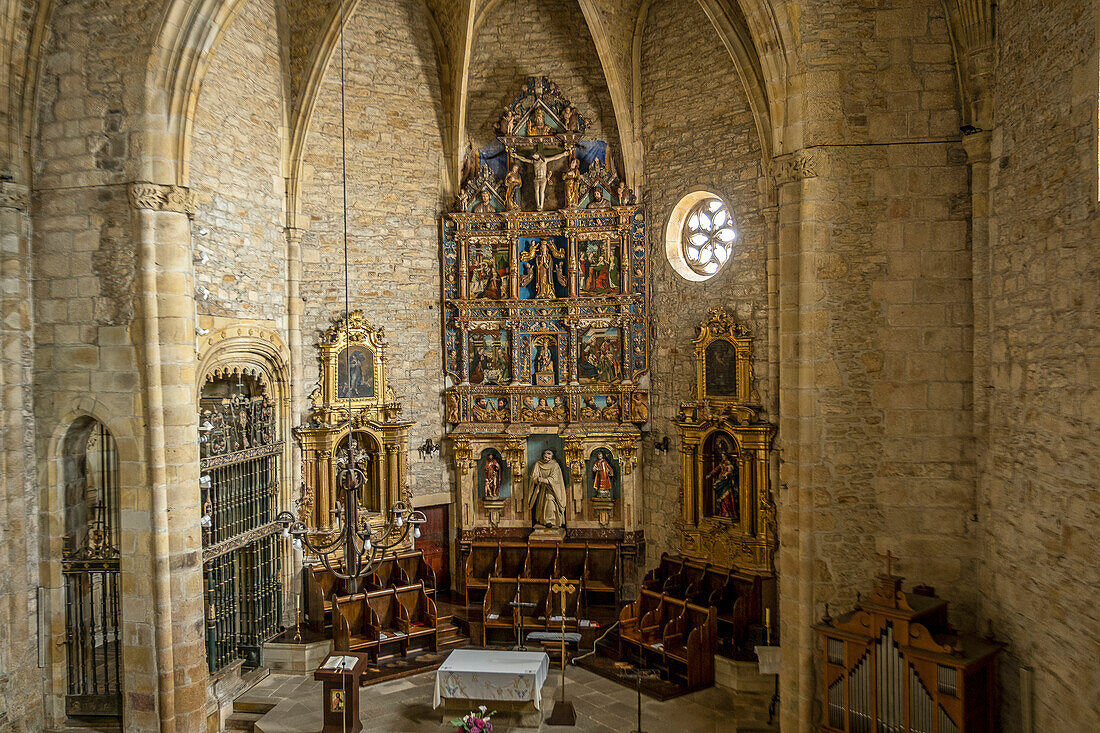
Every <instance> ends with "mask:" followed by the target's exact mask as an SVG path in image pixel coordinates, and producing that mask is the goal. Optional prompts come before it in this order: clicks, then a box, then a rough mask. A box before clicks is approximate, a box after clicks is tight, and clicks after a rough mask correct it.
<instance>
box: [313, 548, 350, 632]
mask: <svg viewBox="0 0 1100 733" xmlns="http://www.w3.org/2000/svg"><path fill="white" fill-rule="evenodd" d="M302 580H303V581H304V583H303V585H304V586H305V596H306V602H305V606H306V623H307V624H308V626H309V628H310V630H312V631H315V632H317V633H318V634H323V633H324V632H325V629H326V628H328V627H329V626H330V625H331V624H332V610H333V603H334V601H335V599H336V598H338V597H342V596H346V595H347V593H346V592H345V582H344V581H343V580H341V579H340V578H337V577H336V576H335V575H333V574H332V573H330V572H329V571H328V569H327V568H325V567H324V566H323V565H313V566H310V567H308V568H305V569H304V571H303V573H302Z"/></svg>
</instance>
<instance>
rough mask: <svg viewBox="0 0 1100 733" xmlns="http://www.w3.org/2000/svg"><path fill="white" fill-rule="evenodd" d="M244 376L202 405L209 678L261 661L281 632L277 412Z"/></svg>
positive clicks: (210, 391) (209, 391)
mask: <svg viewBox="0 0 1100 733" xmlns="http://www.w3.org/2000/svg"><path fill="white" fill-rule="evenodd" d="M258 392H259V390H258V389H257V386H256V384H255V383H254V382H253V381H252V380H250V379H247V378H246V377H242V378H241V379H239V380H238V381H237V382H236V384H234V383H232V382H231V381H229V380H218V381H215V382H213V383H210V384H208V385H207V387H206V389H205V390H204V393H203V399H202V400H201V402H200V414H199V425H200V427H199V433H200V437H199V444H200V448H201V455H202V462H201V466H200V467H201V478H200V487H201V489H202V502H203V516H202V526H203V588H204V593H205V600H206V652H207V662H208V666H209V669H210V672H211V673H216V672H218V671H219V670H222V669H224V668H225V667H227V666H229V665H230V664H232V663H233V662H234V661H236V660H237V659H243V660H244V665H245V666H248V667H256V666H259V665H260V663H261V662H262V650H263V644H264V642H266V641H268V640H270V639H271V638H273V637H274V636H275V635H276V634H278V633H279V619H280V617H281V615H282V583H281V582H280V580H279V578H280V568H281V542H280V539H279V535H278V533H279V532H280V530H281V527H280V526H279V524H278V523H276V522H275V521H274V519H275V512H276V504H277V497H278V491H279V459H280V456H281V455H282V452H283V447H284V445H283V443H282V442H281V441H278V440H276V437H277V432H276V429H275V410H274V407H273V405H272V404H271V402H270V400H268V399H267V398H266V397H264V396H262V395H260V394H257V393H258Z"/></svg>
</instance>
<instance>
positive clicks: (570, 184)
mask: <svg viewBox="0 0 1100 733" xmlns="http://www.w3.org/2000/svg"><path fill="white" fill-rule="evenodd" d="M561 180H562V181H563V182H564V183H565V206H566V208H570V209H572V208H574V207H576V205H577V204H578V203H580V200H581V198H580V192H581V164H580V161H579V160H577V156H575V155H570V156H569V167H568V168H566V169H565V171H564V172H563V173H562V174H561Z"/></svg>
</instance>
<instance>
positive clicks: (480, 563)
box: [464, 542, 500, 613]
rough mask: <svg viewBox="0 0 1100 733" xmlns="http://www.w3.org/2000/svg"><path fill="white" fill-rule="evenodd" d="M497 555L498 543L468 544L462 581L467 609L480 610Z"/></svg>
mask: <svg viewBox="0 0 1100 733" xmlns="http://www.w3.org/2000/svg"><path fill="white" fill-rule="evenodd" d="M499 556H500V544H499V543H492V544H486V543H476V542H475V543H474V544H473V545H471V546H470V554H469V555H467V556H466V572H465V581H464V585H465V592H466V607H467V608H468V609H475V608H476V609H477V610H478V611H480V610H481V603H482V601H484V600H485V589H486V588H487V587H488V586H489V576H491V575H492V574H493V569H494V568H496V565H497V560H498V558H499ZM471 613H472V611H471Z"/></svg>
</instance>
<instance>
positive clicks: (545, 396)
mask: <svg viewBox="0 0 1100 733" xmlns="http://www.w3.org/2000/svg"><path fill="white" fill-rule="evenodd" d="M586 128H587V121H586V120H585V118H584V117H583V116H581V115H580V114H579V113H578V111H577V109H576V108H575V107H574V106H573V105H572V104H571V103H570V102H569V100H567V99H566V98H565V97H564V96H562V93H561V92H560V91H559V89H558V87H557V85H556V84H555V83H554V82H552V81H550V80H549V79H547V78H545V77H532V78H530V79H528V81H527V84H526V86H525V87H524V88H523V89H522V90H521V91H520V93H519V94H518V95H517V97H516V98H515V101H514V102H513V103H512V104H511V105H510V106H509V107H508V108H507V109H506V110H505V111H504V114H503V116H502V117H501V120H500V123H499V124H498V126H497V130H498V132H499V135H498V137H497V139H496V142H494V143H492V144H490V145H488V146H486V147H484V148H482V149H480V150H478V151H472V153H471V157H470V158H468V159H467V164H466V165H464V175H463V187H462V190H461V192H460V194H459V196H458V200H457V201H456V204H455V208H454V211H453V212H451V213H448V214H446V215H445V216H444V217H443V221H442V235H443V328H444V338H445V364H444V367H445V372H446V378H447V387H446V392H445V400H446V420H447V423H448V426H449V438H450V443H451V447H452V451H451V456H452V457H453V461H454V469H455V476H456V483H457V496H458V501H457V515H458V516H457V518H456V525H457V528H458V530H459V539H460V550H462V551H463V552H465V551H467V550H468V548H469V546H470V543H471V542H472V541H474V540H519V541H524V540H530V541H536V540H546V541H555V540H556V541H561V540H565V541H567V542H578V541H581V542H584V541H593V542H605V543H607V542H613V543H615V544H617V545H618V546H619V547H620V548H621V549H622V554H623V556H634V554H635V553H636V551H637V550H638V546H639V544H640V543H641V541H642V531H641V503H642V502H641V485H640V474H641V471H640V470H639V467H638V465H637V461H638V444H639V440H640V438H641V432H640V429H641V427H642V426H643V425H644V424H645V423H646V422H647V421H648V418H649V396H648V389H647V388H648V379H649V377H648V370H649V363H648V358H649V356H648V355H649V345H648V335H649V334H648V325H647V315H646V307H647V271H646V262H645V251H646V247H645V211H644V209H643V208H642V207H641V206H639V205H636V204H634V203H632V194H631V192H630V190H629V189H628V188H627V187H626V184H625V183H624V182H623V181H622V180H621V179H620V178H619V177H618V175H617V174H616V172H615V170H614V165H613V164H612V163H611V162H610V161H611V158H610V153H609V152H608V147H607V144H606V143H605V142H603V141H599V140H588V139H586V138H585V137H584V132H585V130H586ZM540 477H541V478H540Z"/></svg>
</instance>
